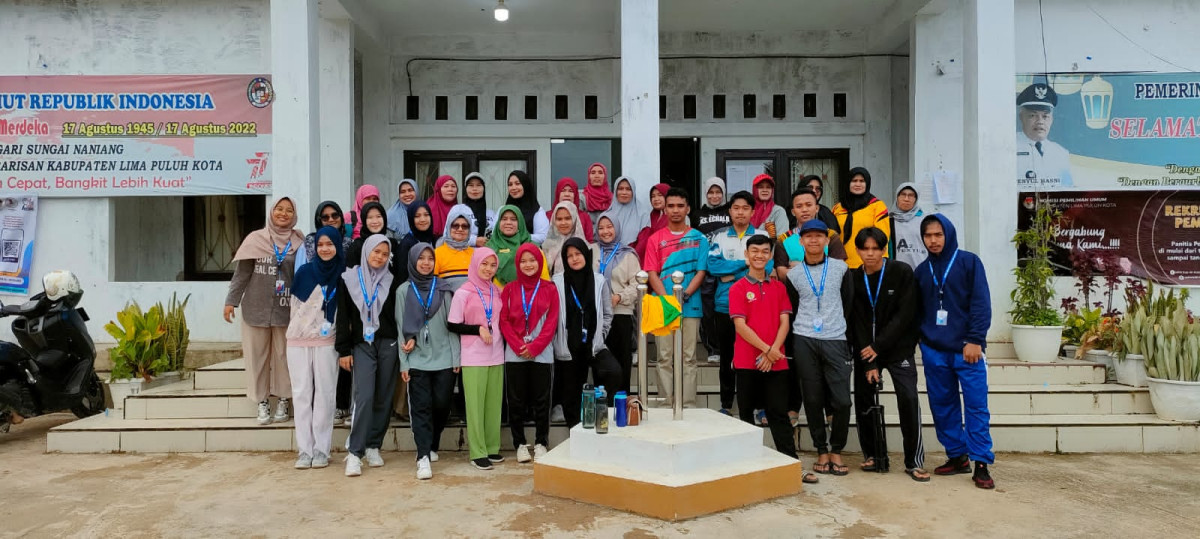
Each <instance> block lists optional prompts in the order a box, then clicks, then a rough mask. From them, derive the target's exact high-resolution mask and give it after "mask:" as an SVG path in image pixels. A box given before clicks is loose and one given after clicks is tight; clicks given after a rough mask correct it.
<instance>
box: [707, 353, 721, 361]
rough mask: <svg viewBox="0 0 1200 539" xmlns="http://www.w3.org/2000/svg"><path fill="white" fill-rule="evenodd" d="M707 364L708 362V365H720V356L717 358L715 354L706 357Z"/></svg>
mask: <svg viewBox="0 0 1200 539" xmlns="http://www.w3.org/2000/svg"><path fill="white" fill-rule="evenodd" d="M708 362H709V363H720V362H721V356H718V355H715V354H714V355H711V356H708Z"/></svg>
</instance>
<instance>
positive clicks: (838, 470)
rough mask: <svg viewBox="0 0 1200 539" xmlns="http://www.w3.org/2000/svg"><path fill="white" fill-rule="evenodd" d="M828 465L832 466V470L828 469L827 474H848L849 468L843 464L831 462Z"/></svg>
mask: <svg viewBox="0 0 1200 539" xmlns="http://www.w3.org/2000/svg"><path fill="white" fill-rule="evenodd" d="M829 464H830V465H831V466H832V469H830V471H829V473H831V474H833V475H837V476H842V475H846V474H849V473H850V467H849V466H846V465H845V464H834V463H832V462H830V463H829Z"/></svg>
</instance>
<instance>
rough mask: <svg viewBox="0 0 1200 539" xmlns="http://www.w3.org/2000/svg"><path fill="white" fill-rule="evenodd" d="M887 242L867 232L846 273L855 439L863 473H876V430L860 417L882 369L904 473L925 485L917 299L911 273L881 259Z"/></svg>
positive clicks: (899, 264) (884, 237) (904, 266)
mask: <svg viewBox="0 0 1200 539" xmlns="http://www.w3.org/2000/svg"><path fill="white" fill-rule="evenodd" d="M887 245H888V238H887V235H886V234H884V233H883V231H882V230H880V229H878V228H874V227H871V228H866V229H863V230H862V231H860V232H859V233H858V236H856V237H855V238H854V246H855V247H856V248H857V249H858V253H859V255H860V256H861V257H862V260H863V265H862V267H860V268H857V269H853V270H851V274H852V275H851V280H852V282H853V283H854V303H853V307H852V309H851V312H852V315H851V316H850V321H851V324H853V325H854V327H853V330H852V331H851V332H850V335H851V336H852V343H851V345H852V347H853V349H854V355H855V357H856V359H857V361H856V362H855V369H854V408H855V410H857V411H858V414H859V418H858V440H859V445H861V446H862V449H863V455H864V456H863V470H864V471H871V470H874V469H875V465H876V457H879V456H880V455H875V454H874V453H875V429H874V428H872V425H869V424H867V421H866V417H865V416H864V415H863V413H864V412H865V411H866V410H867V409H868V408H870V406H871V404H872V402H871V401H872V399H871V396H872V393H873V392H874V391H875V390H874V389H873V388H872V387H871V386H872V385H873V384H874V383H876V382H878V381H879V380H880V370H882V369H887V370H888V372H889V373H891V376H892V385H893V386H894V387H895V389H896V408H897V409H898V410H897V411H898V412H899V414H900V433H901V434H902V435H903V437H904V471H905V473H907V474H908V475H909V477H912V478H913V479H914V480H916V481H921V482H925V481H929V473H928V472H926V471H925V470H924V469H922V466H923V465H924V461H925V448H924V447H923V444H922V442H921V405H920V402H919V400H918V396H917V366H916V361H915V359H914V351H915V350H916V347H917V337H918V335H919V332H918V324H919V322H920V319H919V317H918V316H917V313H918V312H919V311H920V306H921V305H920V302H921V299H920V295H919V294H918V293H917V283H916V280H915V279H914V278H913V270H912V268H910V267H909V266H908V264H905V263H903V262H899V261H894V260H888V259H887V258H884V254H885V253H887Z"/></svg>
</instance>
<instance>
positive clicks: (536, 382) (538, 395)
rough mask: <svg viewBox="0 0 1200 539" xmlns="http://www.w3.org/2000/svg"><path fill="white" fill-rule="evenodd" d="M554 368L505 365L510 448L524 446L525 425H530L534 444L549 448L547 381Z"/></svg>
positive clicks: (527, 362) (529, 362) (548, 383)
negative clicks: (511, 441)
mask: <svg viewBox="0 0 1200 539" xmlns="http://www.w3.org/2000/svg"><path fill="white" fill-rule="evenodd" d="M553 373H554V365H551V364H549V363H537V362H534V361H533V360H529V361H519V362H511V361H510V362H507V363H505V364H504V380H505V384H506V387H505V391H506V396H507V397H508V428H509V429H510V430H512V440H513V448H514V449H515V448H517V447H520V446H522V445H525V422H526V421H530V420H532V421H533V428H534V435H533V443H535V444H542V445H544V446H547V447H549V446H550V380H551V377H552V376H553Z"/></svg>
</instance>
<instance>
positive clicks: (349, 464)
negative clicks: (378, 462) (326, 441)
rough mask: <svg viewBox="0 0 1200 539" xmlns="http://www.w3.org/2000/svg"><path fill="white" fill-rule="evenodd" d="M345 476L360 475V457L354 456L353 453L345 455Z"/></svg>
mask: <svg viewBox="0 0 1200 539" xmlns="http://www.w3.org/2000/svg"><path fill="white" fill-rule="evenodd" d="M345 460H346V477H358V476H360V475H362V459H360V458H358V457H356V456H354V453H350V454H349V455H346V459H345Z"/></svg>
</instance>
